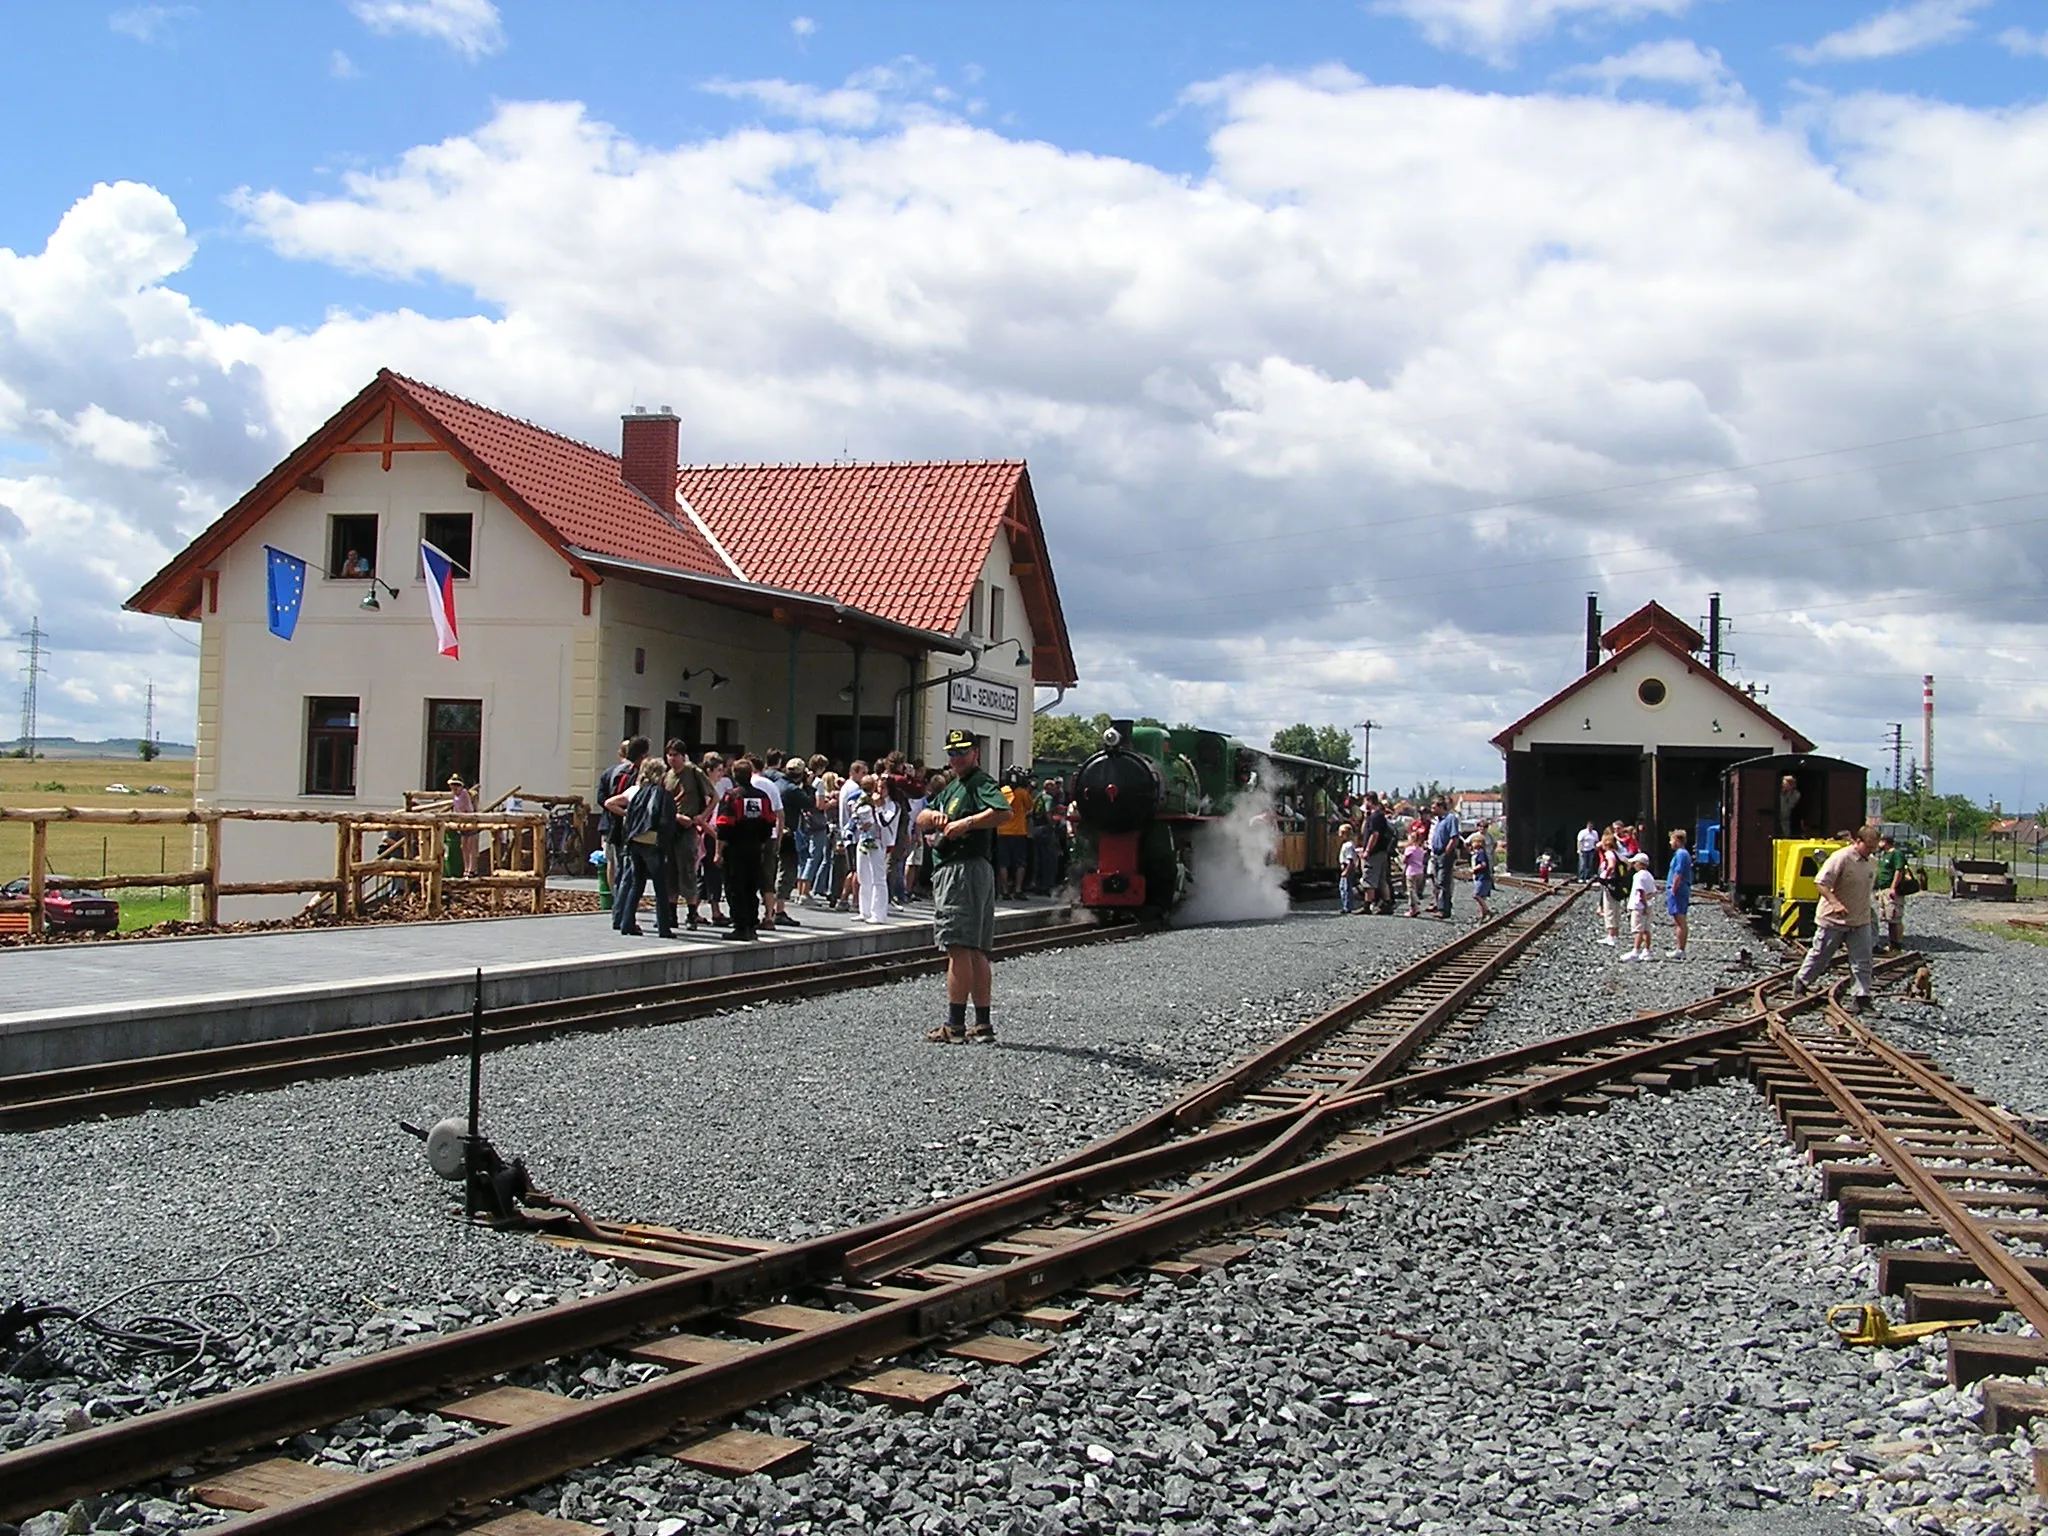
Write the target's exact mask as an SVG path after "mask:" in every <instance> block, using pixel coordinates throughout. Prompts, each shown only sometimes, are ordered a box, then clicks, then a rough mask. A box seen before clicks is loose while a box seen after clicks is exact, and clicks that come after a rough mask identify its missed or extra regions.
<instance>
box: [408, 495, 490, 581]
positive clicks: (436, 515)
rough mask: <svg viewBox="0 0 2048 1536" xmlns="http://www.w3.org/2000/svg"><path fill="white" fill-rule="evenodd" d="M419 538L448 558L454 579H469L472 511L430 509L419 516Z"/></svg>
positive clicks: (473, 530)
mask: <svg viewBox="0 0 2048 1536" xmlns="http://www.w3.org/2000/svg"><path fill="white" fill-rule="evenodd" d="M420 537H421V538H422V539H423V540H425V541H426V542H427V543H429V544H431V545H433V546H434V548H436V549H438V550H439V551H441V553H442V554H444V555H446V556H447V557H448V560H449V563H450V564H451V565H453V566H454V567H455V579H456V580H457V581H467V580H469V578H470V574H471V571H470V558H471V556H472V555H473V554H474V553H475V542H476V514H475V513H474V512H429V513H427V514H426V515H425V516H424V517H422V518H421V519H420Z"/></svg>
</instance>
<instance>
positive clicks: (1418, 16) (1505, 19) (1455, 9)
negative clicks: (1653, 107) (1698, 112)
mask: <svg viewBox="0 0 2048 1536" xmlns="http://www.w3.org/2000/svg"><path fill="white" fill-rule="evenodd" d="M1691 4H1692V0H1374V4H1373V6H1372V9H1374V10H1376V11H1379V12H1381V13H1382V14H1384V15H1390V16H1402V17H1405V18H1407V19H1408V20H1409V21H1412V22H1414V23H1415V24H1416V25H1417V26H1419V27H1420V28H1421V29H1422V35H1423V36H1424V37H1426V38H1428V39H1429V41H1430V42H1432V43H1434V44H1435V45H1436V46H1437V47H1439V48H1455V49H1457V50H1458V51H1459V52H1461V53H1474V54H1478V55H1479V56H1480V57H1481V58H1484V59H1488V60H1490V61H1492V62H1494V63H1496V64H1505V63H1507V62H1508V61H1509V60H1510V59H1511V58H1512V57H1513V55H1514V51H1515V49H1516V48H1518V47H1519V46H1521V45H1522V44H1523V43H1526V42H1530V41H1533V40H1534V39H1536V38H1539V37H1544V36H1547V35H1548V34H1549V33H1550V32H1552V31H1553V30H1554V29H1556V28H1557V27H1558V26H1559V25H1560V24H1571V23H1587V22H1592V23H1599V22H1608V23H1613V22H1629V21H1640V20H1642V19H1643V18H1644V17H1646V16H1679V15H1683V14H1684V12H1685V11H1686V10H1687V9H1688V8H1689V7H1690V6H1691Z"/></svg>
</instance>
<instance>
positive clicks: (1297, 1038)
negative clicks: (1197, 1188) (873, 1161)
mask: <svg viewBox="0 0 2048 1536" xmlns="http://www.w3.org/2000/svg"><path fill="white" fill-rule="evenodd" d="M1543 899H1544V897H1543V896H1540V895H1539V896H1537V897H1536V898H1534V899H1532V900H1530V901H1526V902H1523V903H1522V904H1521V905H1519V906H1517V907H1514V908H1511V909H1510V910H1508V911H1506V912H1503V913H1502V914H1501V915H1500V916H1499V917H1497V918H1495V919H1493V920H1492V921H1491V922H1490V923H1488V924H1486V925H1484V927H1483V928H1482V929H1475V930H1473V931H1472V932H1470V933H1467V934H1464V935H1461V936H1460V937H1459V938H1458V939H1456V940H1454V941H1453V942H1452V943H1450V944H1447V945H1445V946H1443V947H1442V948H1441V949H1437V950H1433V951H1431V952H1430V953H1429V954H1428V955H1425V956H1424V957H1422V959H1420V960H1417V961H1416V962H1414V963H1413V964H1412V965H1408V966H1405V967H1403V968H1402V969H1401V970H1400V971H1397V972H1396V973H1395V974H1394V975H1393V976H1390V977H1388V978H1387V979H1386V980H1385V981H1381V982H1377V983H1375V984H1374V985H1373V986H1371V987H1369V988H1367V989H1366V991H1364V992H1362V993H1360V994H1359V995H1358V996H1357V997H1354V998H1351V999H1349V1000H1347V1001H1345V1002H1343V1003H1340V1004H1338V1005H1337V1006H1336V1007H1334V1008H1331V1009H1329V1010H1328V1011H1327V1012H1325V1013H1323V1014H1321V1015H1320V1016H1318V1017H1317V1018H1315V1019H1312V1020H1311V1021H1310V1022H1308V1023H1307V1024H1304V1025H1303V1026H1302V1027H1301V1028H1300V1029H1298V1030H1295V1031H1294V1032H1292V1033H1291V1034H1289V1035H1287V1036H1285V1037H1283V1038H1282V1039H1280V1040H1278V1041H1276V1042H1274V1044H1272V1045H1270V1046H1268V1047H1266V1048H1265V1049H1264V1050H1262V1051H1260V1052H1258V1053H1257V1054H1256V1055H1255V1056H1253V1057H1252V1058H1250V1059H1249V1060H1248V1061H1246V1062H1245V1063H1244V1064H1242V1065H1240V1066H1238V1067H1235V1068H1232V1069H1231V1070H1230V1071H1229V1072H1227V1073H1224V1074H1223V1075H1222V1076H1220V1077H1218V1078H1217V1079H1216V1080H1215V1081H1213V1082H1212V1083H1210V1084H1208V1085H1206V1086H1204V1087H1203V1088H1201V1089H1198V1090H1197V1091H1195V1092H1194V1093H1191V1094H1188V1095H1186V1096H1184V1097H1183V1098H1182V1100H1181V1102H1180V1103H1179V1104H1178V1105H1176V1106H1173V1107H1172V1108H1171V1109H1169V1110H1168V1111H1166V1115H1167V1116H1168V1122H1169V1123H1168V1127H1167V1129H1169V1130H1172V1131H1185V1130H1188V1129H1189V1128H1191V1127H1192V1126H1194V1125H1196V1124H1199V1123H1200V1122H1201V1121H1203V1120H1206V1119H1209V1118H1211V1117H1213V1115H1214V1113H1215V1112H1216V1111H1217V1110H1219V1109H1221V1108H1223V1107H1224V1106H1225V1105H1227V1104H1229V1103H1231V1102H1233V1101H1234V1100H1235V1099H1236V1098H1238V1097H1240V1096H1242V1094H1243V1093H1244V1092H1245V1091H1246V1090H1247V1089H1248V1088H1250V1087H1251V1086H1252V1085H1253V1084H1256V1083H1259V1082H1263V1081H1265V1080H1266V1079H1268V1078H1270V1077H1271V1076H1273V1075H1274V1074H1275V1073H1277V1072H1280V1071H1281V1070H1282V1069H1284V1068H1285V1067H1286V1066H1287V1065H1288V1064H1289V1063H1290V1062H1292V1061H1293V1060H1295V1059H1297V1058H1298V1057H1300V1056H1303V1055H1305V1054H1307V1053H1308V1052H1310V1051H1311V1050H1313V1049H1315V1048H1316V1047H1317V1046H1319V1045H1322V1044H1324V1043H1326V1042H1327V1041H1328V1040H1329V1039H1330V1038H1331V1036H1333V1035H1335V1034H1338V1033H1339V1032H1341V1031H1342V1030H1343V1029H1344V1028H1345V1027H1346V1026H1348V1025H1350V1024H1354V1023H1356V1022H1358V1021H1359V1020H1360V1019H1361V1018H1363V1017H1365V1016H1367V1015H1369V1014H1371V1013H1373V1012H1375V1011H1376V1010H1377V1009H1379V1008H1381V1007H1384V1006H1385V1005H1386V1004H1387V1003H1390V1002H1392V1001H1394V1000H1396V999H1398V998H1399V997H1400V996H1401V995H1402V994H1403V993H1405V992H1406V991H1408V990H1409V989H1410V988H1412V987H1414V986H1415V985H1417V984H1418V983H1419V982H1422V981H1427V980H1431V979H1433V978H1435V977H1436V976H1437V975H1438V974H1439V973H1440V972H1441V971H1442V970H1443V969H1444V967H1445V966H1446V965H1447V964H1450V963H1453V962H1455V961H1457V960H1459V959H1462V958H1463V957H1465V956H1466V955H1468V954H1469V953H1470V952H1471V951H1472V950H1473V949H1474V948H1476V947H1478V946H1480V945H1482V944H1483V943H1485V942H1486V941H1487V940H1488V939H1490V938H1497V937H1499V936H1500V935H1501V934H1503V933H1505V932H1506V931H1507V928H1508V926H1509V925H1510V923H1511V922H1512V920H1514V919H1516V918H1519V917H1520V916H1522V915H1523V914H1524V913H1526V912H1528V911H1529V910H1530V909H1532V908H1533V907H1535V906H1536V905H1537V904H1538V902H1540V901H1542V900H1543ZM1576 899H1577V893H1576V892H1574V893H1572V894H1570V895H1567V896H1565V898H1564V899H1563V900H1562V901H1561V902H1559V903H1558V904H1557V905H1555V906H1554V907H1553V908H1552V909H1551V910H1550V911H1548V912H1546V913H1544V914H1543V915H1542V916H1541V917H1540V918H1538V919H1537V920H1536V921H1535V922H1534V923H1532V924H1531V925H1529V926H1528V927H1527V928H1526V929H1524V930H1523V931H1522V932H1520V933H1518V934H1515V935H1513V936H1512V937H1511V938H1509V939H1508V941H1507V943H1506V944H1505V945H1504V946H1503V947H1502V948H1501V949H1500V950H1499V952H1498V953H1496V954H1495V955H1493V956H1491V957H1490V958H1489V959H1488V960H1487V961H1486V962H1485V963H1484V964H1483V965H1482V966H1481V967H1480V968H1479V969H1478V971H1476V972H1475V973H1474V974H1473V976H1472V977H1470V978H1469V979H1467V980H1466V981H1464V982H1462V983H1460V984H1459V985H1458V986H1457V987H1455V988H1454V989H1453V990H1452V991H1451V992H1450V993H1449V994H1448V995H1447V996H1446V997H1445V998H1444V999H1443V1000H1442V1001H1441V1002H1439V1003H1436V1004H1433V1005H1432V1006H1431V1007H1430V1008H1429V1009H1427V1010H1426V1011H1425V1012H1424V1013H1423V1014H1422V1015H1420V1016H1419V1017H1418V1018H1417V1019H1416V1021H1415V1022H1414V1023H1413V1024H1412V1025H1411V1026H1409V1027H1408V1028H1407V1029H1405V1030H1403V1031H1402V1032H1401V1033H1400V1034H1399V1035H1398V1036H1396V1038H1395V1039H1394V1040H1393V1041H1391V1042H1390V1043H1389V1044H1387V1045H1386V1046H1385V1047H1383V1048H1382V1049H1381V1050H1380V1051H1379V1052H1378V1053H1377V1054H1376V1055H1375V1057H1374V1059H1373V1061H1372V1062H1370V1063H1369V1064H1368V1065H1367V1066H1365V1067H1364V1068H1362V1069H1360V1070H1359V1071H1358V1072H1357V1073H1354V1074H1353V1075H1352V1077H1351V1078H1350V1079H1348V1080H1347V1081H1346V1082H1345V1083H1344V1084H1343V1085H1342V1086H1341V1087H1340V1088H1337V1089H1334V1090H1332V1091H1330V1092H1328V1093H1322V1094H1315V1095H1311V1096H1310V1097H1308V1098H1306V1099H1304V1100H1303V1101H1302V1103H1300V1104H1298V1105H1294V1106H1290V1107H1288V1108H1284V1109H1280V1110H1277V1111H1275V1113H1273V1114H1270V1115H1262V1116H1259V1117H1258V1118H1256V1119H1252V1120H1246V1121H1241V1122H1238V1123H1237V1125H1236V1126H1226V1127H1220V1128H1217V1129H1214V1130H1210V1131H1207V1132H1204V1133H1198V1134H1196V1135H1193V1136H1188V1137H1185V1138H1183V1139H1182V1140H1177V1141H1167V1142H1165V1143H1164V1144H1163V1145H1157V1144H1155V1145H1154V1146H1152V1147H1151V1148H1149V1149H1147V1150H1143V1151H1140V1150H1133V1151H1131V1152H1129V1153H1126V1154H1124V1155H1121V1156H1117V1157H1110V1158H1103V1159H1098V1160H1097V1161H1095V1162H1092V1163H1090V1164H1088V1165H1086V1166H1085V1167H1083V1168H1079V1169H1074V1170H1060V1171H1056V1172H1053V1171H1049V1172H1048V1173H1047V1174H1046V1175H1044V1176H1042V1177H1041V1178H1038V1179H1036V1180H1033V1181H1032V1182H1031V1183H1030V1184H1027V1185H1024V1186H1020V1187H1013V1188H1011V1189H1007V1190H999V1191H998V1190H992V1191H989V1192H987V1194H986V1195H985V1196H984V1197H982V1198H980V1199H978V1200H977V1201H976V1202H975V1203H974V1204H973V1205H972V1206H970V1207H969V1208H968V1209H966V1210H963V1211H953V1212H947V1213H946V1214H945V1215H944V1216H936V1215H935V1216H934V1217H933V1218H932V1219H931V1220H929V1221H926V1222H921V1223H919V1224H918V1225H916V1226H914V1227H907V1228H905V1229H903V1230H902V1231H900V1232H897V1233H894V1234H892V1235H890V1236H888V1237H885V1238H881V1239H878V1240H877V1241H875V1242H872V1243H868V1244H865V1245H863V1246H862V1247H860V1248H857V1249H855V1250H854V1251H853V1252H851V1253H850V1254H848V1255H847V1276H848V1278H849V1279H855V1280H873V1279H878V1278H880V1277H881V1276H883V1275H887V1274H891V1273H894V1272H896V1271H898V1270H901V1269H904V1268H906V1267H908V1266H910V1265H913V1264H919V1263H923V1262H925V1261H927V1260H929V1259H933V1258H937V1257H939V1256H941V1255H942V1254H945V1253H949V1252H952V1251H953V1250H955V1249H958V1248H960V1247H963V1246H964V1245H965V1244H966V1243H967V1242H972V1241H974V1240H976V1239H978V1238H982V1237H987V1236H990V1235H992V1234H993V1233H995V1232H998V1231H1001V1230H1002V1229H1003V1228H1004V1227H1007V1226H1014V1225H1016V1224H1017V1220H1018V1218H1019V1217H1020V1216H1022V1215H1024V1214H1026V1213H1027V1212H1043V1211H1046V1210H1050V1209H1052V1208H1053V1207H1054V1206H1057V1205H1059V1204H1062V1203H1064V1202H1065V1201H1067V1200H1071V1199H1078V1198H1088V1197H1090V1196H1091V1194H1092V1193H1093V1192H1095V1191H1098V1190H1100V1189H1103V1188H1107V1187H1110V1186H1109V1185H1107V1184H1105V1183H1104V1178H1105V1176H1106V1177H1108V1178H1111V1179H1114V1178H1117V1177H1122V1176H1125V1175H1128V1174H1132V1173H1148V1174H1151V1175H1153V1176H1158V1175H1161V1174H1166V1173H1173V1172H1178V1171H1181V1170H1182V1169H1184V1168H1188V1167H1199V1166H1201V1164H1203V1163H1206V1162H1209V1161H1212V1160H1214V1159H1215V1158H1217V1157H1220V1156H1226V1155H1231V1154H1233V1153H1234V1152H1235V1151H1236V1150H1237V1149H1238V1148H1240V1147H1244V1146H1257V1145H1259V1144H1260V1143H1262V1142H1266V1141H1269V1140H1271V1139H1272V1138H1273V1137H1274V1136H1276V1135H1278V1134H1281V1133H1282V1131H1283V1129H1284V1127H1285V1124H1286V1122H1288V1121H1294V1120H1299V1119H1300V1118H1301V1117H1302V1116H1304V1115H1305V1114H1306V1113H1307V1112H1308V1111H1310V1110H1312V1109H1314V1108H1315V1107H1316V1106H1317V1105H1319V1104H1326V1103H1330V1102H1332V1101H1335V1100H1339V1099H1343V1098H1346V1097H1348V1096H1349V1095H1352V1094H1355V1093H1356V1092H1357V1091H1358V1090H1359V1089H1361V1088H1363V1087H1365V1086H1367V1085H1369V1084H1371V1083H1373V1082H1378V1081H1381V1080H1383V1079H1384V1078H1386V1077H1389V1076H1391V1075H1392V1074H1393V1073H1394V1072H1395V1071H1396V1070H1397V1069H1398V1068H1399V1067H1400V1066H1401V1064H1402V1063H1403V1062H1405V1061H1406V1060H1407V1059H1408V1058H1409V1057H1410V1056H1412V1055H1413V1054H1414V1053H1415V1051H1416V1050H1418V1049H1419V1048H1420V1047H1421V1046H1422V1044H1423V1043H1424V1042H1425V1041H1426V1040H1427V1039H1428V1038H1429V1036H1431V1035H1432V1034H1434V1033H1435V1032H1436V1031H1437V1030H1438V1029H1440V1028H1441V1027H1442V1026H1443V1025H1444V1023H1446V1022H1447V1021H1449V1020H1450V1019H1451V1018H1453V1017H1455V1016H1456V1014H1457V1013H1458V1012H1459V1011H1460V1010H1462V1009H1463V1008H1465V1007H1466V1006H1467V1005H1468V1004H1469V1003H1470V1002H1471V1000H1472V998H1473V997H1474V996H1476V995H1477V994H1478V993H1479V992H1480V991H1481V990H1482V989H1483V988H1484V987H1485V986H1486V985H1487V984H1488V983H1489V982H1491V981H1493V980H1494V979H1495V978H1497V977H1498V976H1499V975H1500V973H1501V972H1502V971H1503V970H1505V969H1506V968H1507V967H1508V966H1510V965H1511V964H1513V963H1514V962H1515V961H1516V960H1518V959H1520V958H1521V956H1522V954H1523V953H1524V952H1526V951H1527V949H1528V948H1529V946H1530V945H1531V944H1533V943H1535V942H1536V940H1537V939H1538V938H1540V937H1542V936H1543V934H1544V933H1546V932H1548V931H1549V928H1550V926H1551V925H1552V924H1553V923H1555V922H1556V921H1557V920H1558V918H1560V917H1562V916H1563V915H1564V913H1565V912H1566V911H1567V910H1569V909H1570V907H1571V905H1572V903H1573V901H1575V900H1576ZM1239 1127H1242V1128H1241V1129H1240V1128H1239ZM1176 1149H1178V1150H1176Z"/></svg>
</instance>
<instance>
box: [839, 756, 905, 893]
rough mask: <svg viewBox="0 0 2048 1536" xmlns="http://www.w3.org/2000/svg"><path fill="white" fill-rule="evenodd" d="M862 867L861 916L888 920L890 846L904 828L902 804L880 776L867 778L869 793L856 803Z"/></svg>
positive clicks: (853, 821) (854, 822)
mask: <svg viewBox="0 0 2048 1536" xmlns="http://www.w3.org/2000/svg"><path fill="white" fill-rule="evenodd" d="M851 826H852V829H853V837H854V847H855V848H856V849H857V850H858V855H857V857H858V867H859V870H860V920H861V921H862V922H864V923H886V922H887V921H888V920H889V850H890V849H891V848H893V847H895V846H896V837H897V834H898V833H900V832H901V831H902V830H903V808H902V807H901V806H899V805H897V804H896V803H895V801H894V800H893V798H892V797H891V796H890V794H889V791H888V788H887V787H886V786H885V785H884V784H883V783H882V781H881V779H880V778H879V777H870V778H869V779H868V781H867V793H866V794H865V795H864V796H862V798H861V799H860V800H859V801H858V802H856V803H855V805H854V808H853V815H852V818H851Z"/></svg>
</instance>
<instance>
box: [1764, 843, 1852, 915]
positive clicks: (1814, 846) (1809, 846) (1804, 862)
mask: <svg viewBox="0 0 2048 1536" xmlns="http://www.w3.org/2000/svg"><path fill="white" fill-rule="evenodd" d="M1847 846H1848V844H1846V843H1844V842H1842V841H1841V840H1839V839H1825V838H1811V837H1781V838H1779V839H1777V840H1776V841H1775V842H1773V843H1772V844H1771V853H1772V860H1771V867H1772V870H1773V874H1772V878H1771V914H1770V915H1771V922H1772V924H1773V926H1775V927H1776V928H1777V930H1778V933H1779V934H1780V935H1781V936H1782V937H1784V938H1788V939H1810V938H1812V937H1813V922H1814V914H1815V912H1817V911H1818V910H1819V908H1820V887H1819V886H1817V885H1815V884H1814V882H1813V877H1814V876H1815V875H1817V874H1819V873H1820V867H1821V865H1823V864H1825V863H1827V861H1828V858H1829V856H1830V855H1831V854H1833V853H1834V852H1835V850H1836V849H1838V848H1846V847H1847Z"/></svg>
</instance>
